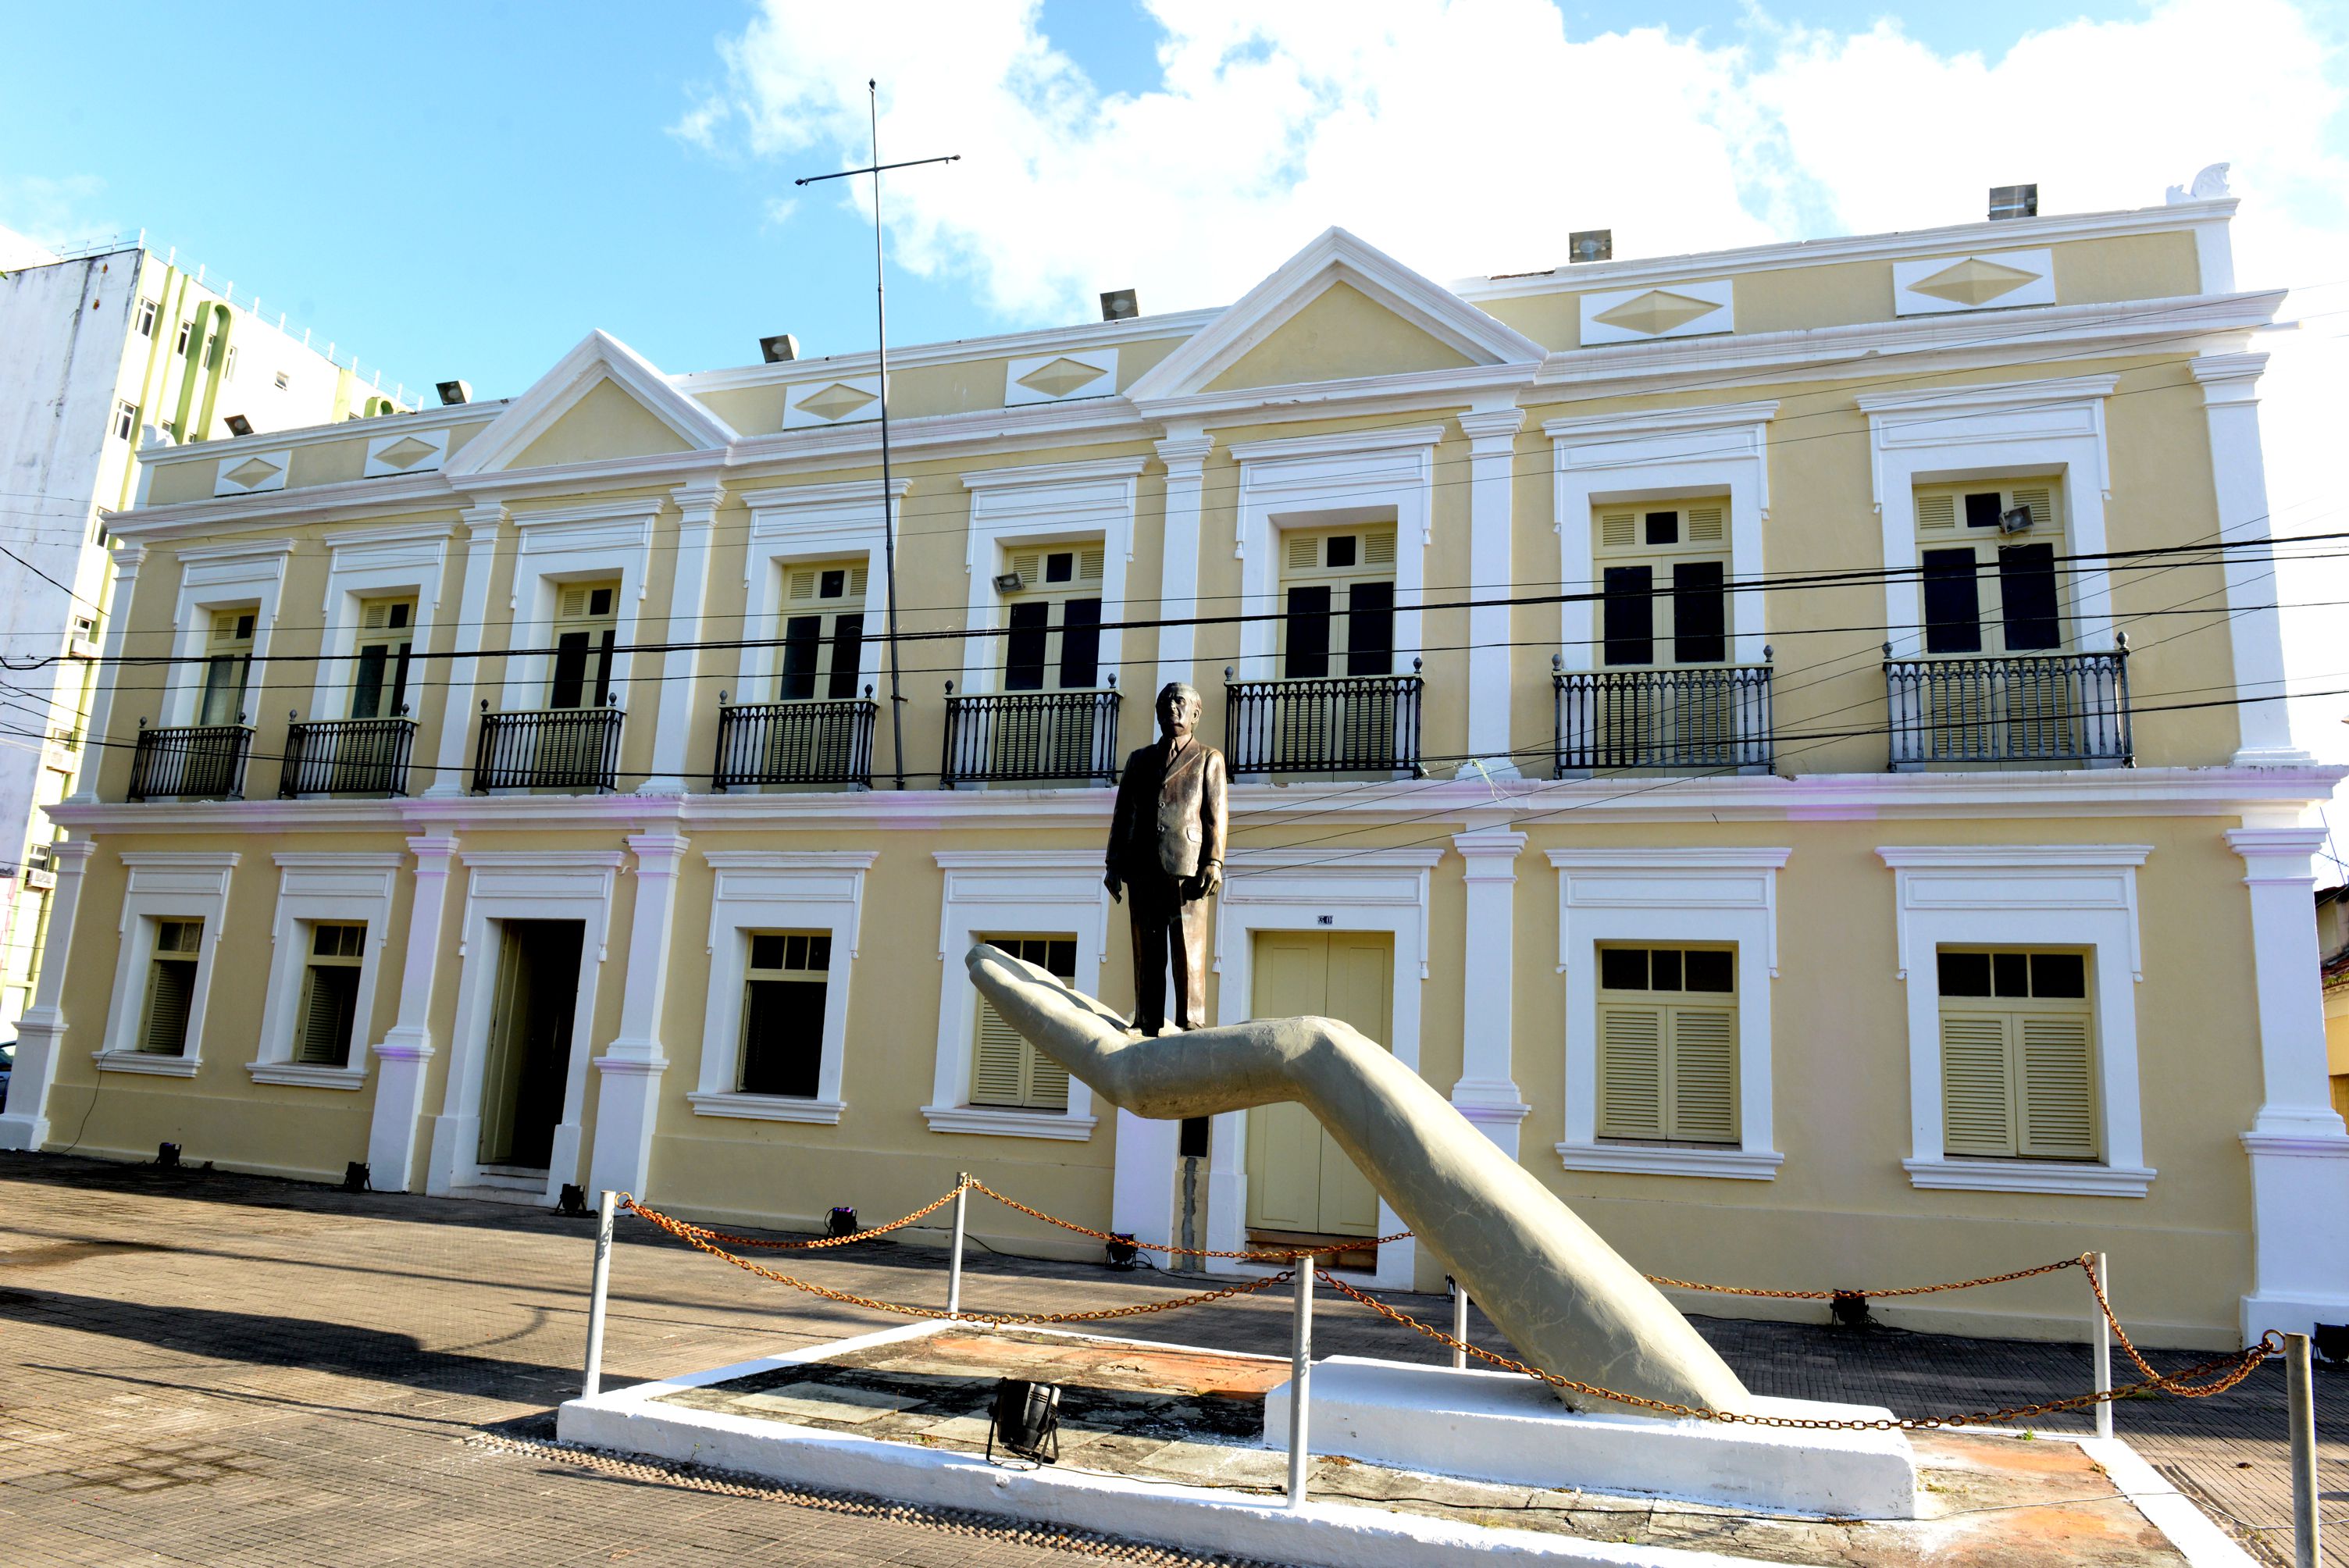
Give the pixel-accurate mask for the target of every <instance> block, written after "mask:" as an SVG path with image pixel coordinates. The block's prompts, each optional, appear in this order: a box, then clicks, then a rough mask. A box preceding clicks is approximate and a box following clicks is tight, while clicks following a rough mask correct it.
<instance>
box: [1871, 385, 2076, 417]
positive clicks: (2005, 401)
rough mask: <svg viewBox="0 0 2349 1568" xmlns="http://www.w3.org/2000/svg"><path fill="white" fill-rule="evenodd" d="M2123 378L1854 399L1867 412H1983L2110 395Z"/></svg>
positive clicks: (1939, 389)
mask: <svg viewBox="0 0 2349 1568" xmlns="http://www.w3.org/2000/svg"><path fill="white" fill-rule="evenodd" d="M2120 379H2121V378H2120V377H2117V376H2064V377H2048V378H2046V379H2044V380H2036V381H1977V382H1971V383H1969V384H1968V385H1966V386H1963V387H1928V388H1926V389H1925V390H1923V391H1914V392H1863V393H1861V394H1860V395H1859V396H1858V397H1855V398H1853V399H1852V401H1853V402H1855V403H1857V404H1858V405H1859V407H1860V411H1861V412H1862V413H1867V414H1938V413H1942V412H1945V411H1947V410H1950V409H1953V408H1962V409H1964V410H1966V411H1967V412H1969V413H1981V412H1982V411H1984V410H1987V409H1993V408H2015V407H2036V406H2038V405H2040V404H2044V403H2070V402H2077V401H2079V400H2080V399H2082V398H2086V397H2111V396H2112V395H2113V388H2114V387H2117V386H2119V385H2120Z"/></svg>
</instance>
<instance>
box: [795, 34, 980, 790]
mask: <svg viewBox="0 0 2349 1568" xmlns="http://www.w3.org/2000/svg"><path fill="white" fill-rule="evenodd" d="M864 98H865V111H866V116H867V118H868V119H869V121H870V123H871V125H872V129H873V162H872V164H871V166H870V167H868V168H864V169H843V170H837V171H835V172H833V173H831V174H811V175H809V176H808V177H807V178H806V179H804V180H794V181H792V184H794V185H819V184H822V183H823V181H827V180H845V179H847V178H848V177H849V176H851V175H853V174H870V175H871V176H873V307H874V316H875V317H876V318H877V319H878V321H879V325H880V340H881V556H882V563H883V570H884V576H885V579H886V582H887V590H886V591H887V593H888V596H889V760H890V762H891V764H892V771H893V772H894V773H895V778H896V782H897V788H898V789H904V788H905V706H904V705H905V692H904V691H903V690H902V689H901V688H900V687H899V686H898V682H897V502H896V498H895V495H894V494H893V493H892V492H893V491H894V490H895V488H896V486H895V483H894V482H893V481H892V480H891V478H890V474H889V282H888V275H887V273H885V272H884V271H883V269H882V264H881V171H882V170H885V169H916V168H919V167H920V166H921V165H923V164H925V163H959V162H961V161H962V154H961V153H959V152H956V153H949V154H948V155H947V156H946V157H944V158H909V159H906V160H905V161H904V162H902V163H884V162H882V161H881V89H880V88H879V86H878V84H877V83H875V82H874V80H872V79H871V78H867V79H866V81H865V83H864Z"/></svg>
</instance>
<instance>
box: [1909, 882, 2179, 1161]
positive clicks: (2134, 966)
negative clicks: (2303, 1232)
mask: <svg viewBox="0 0 2349 1568" xmlns="http://www.w3.org/2000/svg"><path fill="white" fill-rule="evenodd" d="M2152 852H2153V847H2152V846H2151V845H2149V844H1947V845H1941V844H1885V845H1881V846H1879V847H1878V849H1877V851H1876V853H1877V857H1878V859H1880V860H1881V861H1883V862H1884V863H1885V865H1886V866H1887V867H1889V868H1890V870H1891V872H1892V878H1893V911H1894V920H1895V943H1896V946H1897V951H1898V954H1899V959H1898V965H1897V967H1896V969H1895V972H1894V978H1896V979H1899V980H1900V981H1903V982H1904V983H1905V984H1906V985H1907V988H1908V1012H1909V1148H1910V1152H1909V1158H1908V1159H1906V1160H1904V1161H1901V1165H1902V1168H1903V1169H1905V1170H1906V1171H1908V1172H1909V1183H1910V1185H1912V1186H1915V1187H1920V1188H1936V1189H1944V1190H1947V1189H1965V1190H1970V1191H1987V1192H2050V1193H2070V1194H2076V1195H2081V1196H2087V1197H2110V1198H2142V1197H2144V1196H2145V1195H2146V1193H2147V1191H2149V1190H2150V1189H2151V1187H2152V1185H2153V1180H2154V1176H2155V1174H2156V1172H2155V1171H2153V1170H2152V1169H2151V1168H2149V1167H2147V1164H2146V1162H2145V1129H2144V1122H2143V1116H2142V1109H2141V1104H2140V1095H2139V1091H2138V1086H2137V1078H2138V1064H2137V994H2136V986H2137V982H2139V981H2141V980H2143V979H2144V978H2145V973H2144V970H2145V961H2144V958H2143V955H2142V951H2141V949H2140V947H2139V944H2138V934H2137V868H2138V867H2139V866H2141V865H2143V864H2144V863H2145V860H2146V857H2147V855H2149V854H2151V853H2152ZM1945 944H1966V945H1973V946H1991V947H2000V946H2006V947H2085V948H2087V949H2088V950H2089V951H2090V953H2091V954H2093V961H2092V962H2091V964H2090V965H2089V970H2090V975H2091V978H2090V991H2091V997H2092V1003H2093V1006H2094V1011H2095V1059H2096V1124H2097V1133H2098V1143H2099V1146H2100V1148H2101V1150H2102V1159H2101V1160H2099V1161H2095V1162H2094V1163H2091V1162H2087V1161H2033V1160H1970V1159H1964V1158H1957V1157H1952V1156H1951V1155H1950V1154H1949V1153H1948V1152H1947V1151H1946V1150H1945V1149H1944V1148H1943V1145H1942V1111H1941V997H1940V966H1939V964H1938V962H1937V960H1936V954H1938V953H1939V951H1940V948H1941V947H1942V946H1943V945H1945Z"/></svg>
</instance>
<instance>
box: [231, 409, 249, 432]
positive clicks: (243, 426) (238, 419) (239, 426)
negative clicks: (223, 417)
mask: <svg viewBox="0 0 2349 1568" xmlns="http://www.w3.org/2000/svg"><path fill="white" fill-rule="evenodd" d="M228 433H229V434H230V435H232V436H250V435H251V434H253V421H252V420H250V419H248V418H245V417H244V416H243V415H242V414H231V415H230V416H229V417H228Z"/></svg>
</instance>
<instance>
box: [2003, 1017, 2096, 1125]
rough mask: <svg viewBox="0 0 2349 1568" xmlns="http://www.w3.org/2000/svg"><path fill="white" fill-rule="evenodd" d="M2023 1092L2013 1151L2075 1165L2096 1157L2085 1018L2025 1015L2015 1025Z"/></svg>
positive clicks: (2092, 1098) (2093, 1102) (2093, 1099)
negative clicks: (2018, 1133) (2069, 1161)
mask: <svg viewBox="0 0 2349 1568" xmlns="http://www.w3.org/2000/svg"><path fill="white" fill-rule="evenodd" d="M2014 1022H2015V1026H2016V1030H2017V1033H2018V1034H2019V1036H2020V1046H2021V1048H2020V1050H2019V1051H2018V1052H2017V1057H2018V1058H2019V1059H2018V1064H2017V1065H2018V1067H2019V1068H2020V1069H2021V1070H2020V1071H2019V1072H2018V1073H2017V1075H2016V1077H2017V1078H2018V1079H2019V1081H2020V1083H2021V1086H2022V1089H2023V1093H2022V1095H2021V1097H2020V1098H2021V1099H2022V1101H2023V1114H2022V1116H2021V1117H2020V1118H2019V1121H2020V1122H2021V1124H2022V1125H2021V1128H2020V1131H2021V1133H2022V1137H2021V1140H2020V1141H2019V1146H2018V1148H2017V1150H2016V1152H2018V1153H2021V1154H2027V1155H2037V1156H2039V1157H2041V1158H2043V1159H2053V1160H2078V1159H2082V1158H2092V1157H2094V1155H2095V1152H2096V1136H2095V1134H2096V1111H2095V1094H2094V1092H2093V1090H2092V1088H2091V1085H2092V1084H2093V1082H2094V1078H2095V1075H2094V1071H2093V1069H2092V1067H2091V1064H2090V1061H2089V1057H2088V1019H2087V1016H2086V1015H2085V1014H2073V1013H2024V1014H2021V1015H2019V1016H2017V1017H2016V1018H2015V1020H2014Z"/></svg>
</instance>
